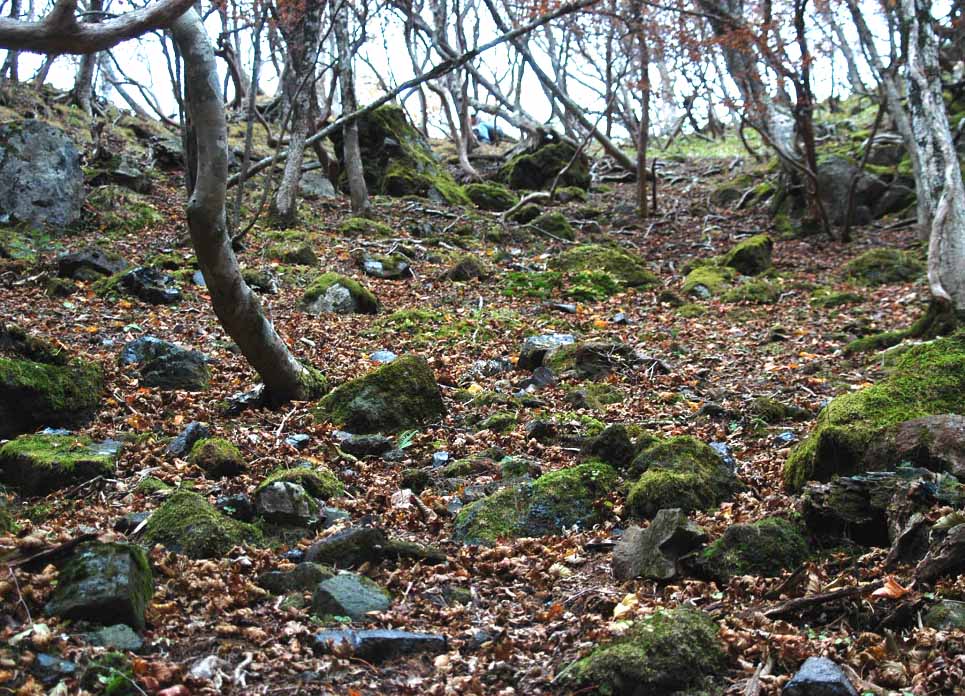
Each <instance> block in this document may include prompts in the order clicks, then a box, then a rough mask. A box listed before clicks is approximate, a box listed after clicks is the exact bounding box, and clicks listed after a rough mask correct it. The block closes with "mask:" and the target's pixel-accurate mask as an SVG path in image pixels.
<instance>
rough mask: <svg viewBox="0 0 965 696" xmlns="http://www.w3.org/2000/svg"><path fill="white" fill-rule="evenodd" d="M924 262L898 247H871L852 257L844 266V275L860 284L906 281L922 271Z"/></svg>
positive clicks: (872, 284)
mask: <svg viewBox="0 0 965 696" xmlns="http://www.w3.org/2000/svg"><path fill="white" fill-rule="evenodd" d="M924 268H925V267H924V264H923V263H922V262H921V261H920V260H919V259H917V258H916V257H915V256H913V255H911V254H909V253H908V252H905V251H902V250H900V249H892V248H888V247H883V248H879V249H871V250H869V251H866V252H864V253H863V254H861V255H860V256H858V257H857V258H855V259H852V260H851V261H849V262H848V264H847V265H846V266H845V267H844V276H845V277H846V278H850V279H851V280H854V281H856V282H858V283H861V284H862V285H870V286H874V285H887V284H889V283H906V282H909V281H912V280H915V279H916V278H918V277H919V276H920V275H921V274H922V273H923V272H924Z"/></svg>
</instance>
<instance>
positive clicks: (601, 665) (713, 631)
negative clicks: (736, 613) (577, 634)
mask: <svg viewBox="0 0 965 696" xmlns="http://www.w3.org/2000/svg"><path fill="white" fill-rule="evenodd" d="M718 630H719V629H718V627H717V624H715V623H714V621H713V620H712V619H711V618H710V617H709V616H707V615H706V614H704V613H703V612H702V611H700V610H699V609H693V608H689V607H680V608H677V609H672V610H669V611H658V612H657V613H655V614H653V615H652V616H649V617H647V618H646V619H643V620H641V621H638V622H636V623H635V624H634V625H633V626H632V627H631V629H630V630H629V631H628V632H627V633H626V635H624V636H622V637H621V638H618V639H616V640H614V641H611V642H609V643H604V644H603V645H601V646H599V647H597V648H596V649H595V650H594V651H593V652H592V653H590V655H588V656H587V657H584V658H583V659H582V660H579V661H578V662H576V663H574V664H573V665H572V666H571V667H569V668H567V669H566V670H565V672H564V675H563V676H564V681H565V683H567V684H569V685H572V686H574V687H583V688H579V689H578V691H579V692H587V693H590V690H591V689H592V690H593V693H597V694H605V695H607V696H623V695H626V694H666V696H673V695H674V694H679V695H680V696H684V695H690V696H697V694H710V693H718V692H719V691H720V690H721V687H719V686H715V685H714V680H715V679H716V678H718V677H720V676H722V675H723V673H724V670H725V669H726V667H727V655H726V652H725V651H724V646H723V644H722V642H721V640H720V638H719V637H718V635H717V634H718Z"/></svg>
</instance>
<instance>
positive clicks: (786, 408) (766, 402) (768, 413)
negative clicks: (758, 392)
mask: <svg viewBox="0 0 965 696" xmlns="http://www.w3.org/2000/svg"><path fill="white" fill-rule="evenodd" d="M747 410H748V411H749V412H750V414H751V415H752V416H754V417H755V418H759V419H760V420H762V421H764V422H765V423H780V422H781V421H784V420H788V419H794V420H799V419H802V418H806V417H807V415H808V412H807V411H805V410H804V409H803V408H800V407H798V406H795V405H793V404H785V403H782V402H780V401H778V400H777V399H771V398H769V397H766V396H758V397H756V398H754V399H753V400H752V401H751V402H750V404H748V407H747Z"/></svg>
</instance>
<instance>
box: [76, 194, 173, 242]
mask: <svg viewBox="0 0 965 696" xmlns="http://www.w3.org/2000/svg"><path fill="white" fill-rule="evenodd" d="M84 204H85V213H91V214H92V215H93V219H92V220H90V221H89V222H88V224H89V225H90V226H92V227H95V228H97V229H99V230H102V231H103V232H104V233H106V234H107V235H108V236H118V235H127V234H135V233H138V232H142V231H144V230H148V229H154V228H156V227H158V226H160V225H161V224H162V223H163V222H164V216H163V215H162V214H161V212H160V211H159V210H158V209H157V208H155V207H154V205H153V204H152V203H151V202H150V200H149V199H148V198H147V197H146V196H143V195H141V194H139V193H135V192H134V191H132V190H130V189H129V188H125V187H123V186H118V185H116V184H108V185H106V186H98V187H97V188H94V189H93V190H91V192H90V193H88V194H87V198H86V200H85V202H84Z"/></svg>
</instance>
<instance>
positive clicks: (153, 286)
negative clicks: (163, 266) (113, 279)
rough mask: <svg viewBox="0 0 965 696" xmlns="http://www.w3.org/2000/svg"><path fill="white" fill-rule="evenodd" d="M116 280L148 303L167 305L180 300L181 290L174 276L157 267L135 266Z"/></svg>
mask: <svg viewBox="0 0 965 696" xmlns="http://www.w3.org/2000/svg"><path fill="white" fill-rule="evenodd" d="M118 282H119V283H120V285H121V287H123V288H124V289H125V290H127V291H128V292H129V293H131V294H132V295H134V296H135V297H137V298H138V299H141V300H144V301H145V302H147V303H149V304H156V305H169V304H174V303H176V302H179V301H180V300H181V291H180V290H178V288H177V284H176V283H175V281H174V278H172V277H171V276H169V275H168V274H167V273H164V272H163V271H161V270H159V269H157V268H148V267H143V266H141V267H138V268H135V269H134V270H131V271H128V272H127V273H125V274H124V275H122V276H121V278H120V280H119V281H118Z"/></svg>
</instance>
